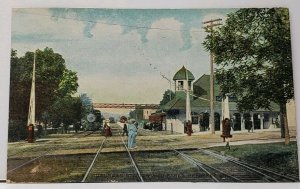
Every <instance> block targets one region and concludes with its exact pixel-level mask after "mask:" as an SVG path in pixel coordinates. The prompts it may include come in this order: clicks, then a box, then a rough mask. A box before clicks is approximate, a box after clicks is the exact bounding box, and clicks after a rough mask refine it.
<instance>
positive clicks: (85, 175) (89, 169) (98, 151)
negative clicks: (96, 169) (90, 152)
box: [81, 138, 106, 182]
mask: <svg viewBox="0 0 300 189" xmlns="http://www.w3.org/2000/svg"><path fill="white" fill-rule="evenodd" d="M105 141H106V138H104V139H103V141H102V143H101V145H100V147H99V149H98V150H97V153H96V155H95V157H94V159H93V161H92V163H91V164H90V166H89V168H88V170H87V171H86V172H85V174H84V177H83V179H82V180H81V182H85V180H86V178H87V177H88V175H89V174H90V172H91V170H92V168H93V166H94V163H95V161H96V159H97V157H98V155H99V153H100V152H101V150H102V148H103V144H104V142H105Z"/></svg>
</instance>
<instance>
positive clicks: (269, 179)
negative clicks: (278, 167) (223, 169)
mask: <svg viewBox="0 0 300 189" xmlns="http://www.w3.org/2000/svg"><path fill="white" fill-rule="evenodd" d="M199 150H200V151H202V152H204V153H206V154H210V155H212V156H214V157H216V158H219V159H221V160H227V161H230V162H232V163H235V164H237V165H240V166H241V167H244V168H246V169H248V170H249V171H252V172H254V173H257V174H259V175H262V176H264V177H265V180H266V181H268V182H271V181H275V182H280V181H278V180H277V179H275V178H273V177H271V176H269V175H267V174H264V173H262V172H261V171H258V170H256V169H254V168H252V167H250V166H248V165H245V164H243V163H241V162H239V161H236V160H232V159H229V158H227V157H225V156H222V155H219V154H216V153H214V152H211V151H208V150H204V149H199Z"/></svg>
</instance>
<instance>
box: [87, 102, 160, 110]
mask: <svg viewBox="0 0 300 189" xmlns="http://www.w3.org/2000/svg"><path fill="white" fill-rule="evenodd" d="M93 107H94V108H115V109H158V107H159V105H158V104H124V103H123V104H118V103H93Z"/></svg>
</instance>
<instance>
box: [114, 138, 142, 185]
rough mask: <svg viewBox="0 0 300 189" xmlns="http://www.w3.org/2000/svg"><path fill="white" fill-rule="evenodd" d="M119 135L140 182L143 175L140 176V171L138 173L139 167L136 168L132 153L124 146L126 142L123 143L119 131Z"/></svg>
mask: <svg viewBox="0 0 300 189" xmlns="http://www.w3.org/2000/svg"><path fill="white" fill-rule="evenodd" d="M119 136H120V137H121V139H122V142H123V144H124V147H125V148H126V151H127V153H128V155H129V157H130V161H131V163H132V165H133V166H134V168H135V171H136V172H137V174H138V176H139V179H140V180H141V182H144V179H143V177H142V175H141V173H140V171H139V169H138V167H137V165H136V163H135V161H134V159H133V158H132V155H131V153H130V151H129V149H128V148H127V146H126V144H125V142H124V139H123V137H122V136H121V133H120V132H119Z"/></svg>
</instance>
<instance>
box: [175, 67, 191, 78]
mask: <svg viewBox="0 0 300 189" xmlns="http://www.w3.org/2000/svg"><path fill="white" fill-rule="evenodd" d="M186 79H188V80H195V77H194V75H193V74H192V72H190V71H189V70H188V69H186V68H185V67H184V66H182V68H181V69H180V70H178V71H177V72H176V74H175V75H174V77H173V80H186Z"/></svg>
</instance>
